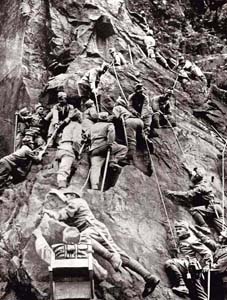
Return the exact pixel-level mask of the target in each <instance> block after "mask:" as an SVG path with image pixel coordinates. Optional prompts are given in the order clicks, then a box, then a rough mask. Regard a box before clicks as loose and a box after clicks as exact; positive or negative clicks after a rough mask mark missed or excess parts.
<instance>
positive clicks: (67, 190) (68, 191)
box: [62, 186, 82, 198]
mask: <svg viewBox="0 0 227 300" xmlns="http://www.w3.org/2000/svg"><path fill="white" fill-rule="evenodd" d="M62 192H63V193H64V194H65V195H67V194H75V195H77V196H78V198H81V196H82V191H81V190H80V189H79V188H77V187H74V186H69V187H67V188H65V189H62Z"/></svg>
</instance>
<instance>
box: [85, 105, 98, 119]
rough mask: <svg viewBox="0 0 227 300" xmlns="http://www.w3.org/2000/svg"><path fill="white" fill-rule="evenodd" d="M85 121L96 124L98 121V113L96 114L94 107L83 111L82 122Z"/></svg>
mask: <svg viewBox="0 0 227 300" xmlns="http://www.w3.org/2000/svg"><path fill="white" fill-rule="evenodd" d="M86 119H88V120H90V121H93V122H96V121H97V120H98V113H97V110H96V108H95V106H94V105H93V106H92V107H89V108H87V109H86V110H85V111H84V113H83V120H86Z"/></svg>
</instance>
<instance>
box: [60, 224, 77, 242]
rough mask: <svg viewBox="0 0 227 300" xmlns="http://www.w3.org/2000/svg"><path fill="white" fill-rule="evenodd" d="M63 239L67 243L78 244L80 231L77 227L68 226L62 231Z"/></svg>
mask: <svg viewBox="0 0 227 300" xmlns="http://www.w3.org/2000/svg"><path fill="white" fill-rule="evenodd" d="M62 236H63V238H62V240H63V242H64V243H65V244H78V243H79V241H80V232H79V230H78V229H77V228H76V227H66V228H65V229H64V230H63V232H62Z"/></svg>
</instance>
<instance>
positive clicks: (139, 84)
mask: <svg viewBox="0 0 227 300" xmlns="http://www.w3.org/2000/svg"><path fill="white" fill-rule="evenodd" d="M141 91H143V84H142V83H137V85H136V87H135V92H141Z"/></svg>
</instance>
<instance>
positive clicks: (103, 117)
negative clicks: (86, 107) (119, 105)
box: [99, 111, 109, 121]
mask: <svg viewBox="0 0 227 300" xmlns="http://www.w3.org/2000/svg"><path fill="white" fill-rule="evenodd" d="M108 116H109V114H108V112H105V111H103V112H100V113H99V120H102V121H107V120H108Z"/></svg>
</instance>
